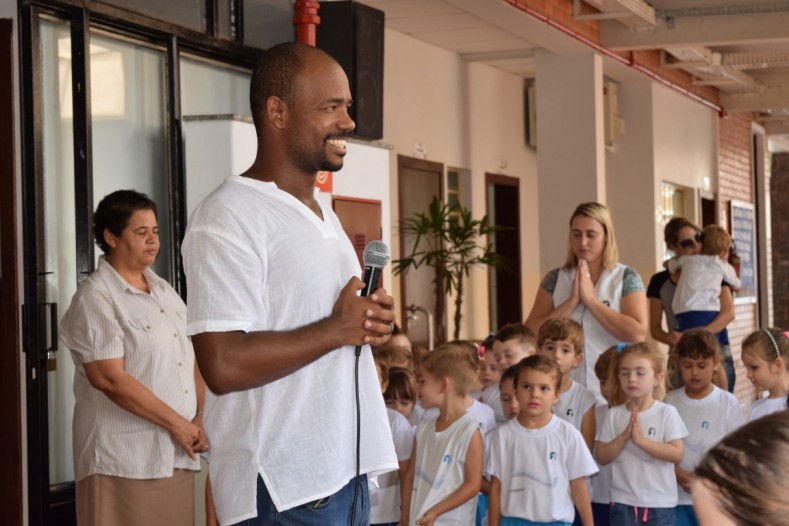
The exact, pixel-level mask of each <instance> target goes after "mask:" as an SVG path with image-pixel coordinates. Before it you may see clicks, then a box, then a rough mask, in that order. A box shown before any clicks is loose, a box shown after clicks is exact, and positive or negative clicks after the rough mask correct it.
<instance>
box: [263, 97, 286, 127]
mask: <svg viewBox="0 0 789 526" xmlns="http://www.w3.org/2000/svg"><path fill="white" fill-rule="evenodd" d="M287 109H288V105H287V103H286V102H285V101H284V100H282V99H280V98H279V97H276V96H274V95H272V96H271V97H269V98H268V100H267V101H266V117H267V118H268V120H269V122H271V123H272V124H273V125H274V126H275V127H277V128H282V127H284V124H285V119H286V116H287Z"/></svg>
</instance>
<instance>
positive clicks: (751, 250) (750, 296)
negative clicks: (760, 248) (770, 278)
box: [729, 200, 758, 305]
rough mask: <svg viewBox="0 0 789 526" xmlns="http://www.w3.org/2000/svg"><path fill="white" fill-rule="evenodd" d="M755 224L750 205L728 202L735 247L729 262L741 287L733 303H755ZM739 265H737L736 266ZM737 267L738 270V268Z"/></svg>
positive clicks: (733, 201)
mask: <svg viewBox="0 0 789 526" xmlns="http://www.w3.org/2000/svg"><path fill="white" fill-rule="evenodd" d="M755 227H756V224H755V215H754V208H753V204H752V203H746V202H744V201H736V200H731V201H730V202H729V232H730V233H731V238H732V241H733V243H734V246H735V247H736V249H737V250H736V256H735V257H734V258H732V259H734V261H732V259H730V260H729V262H730V263H732V264H733V265H734V267H735V269H737V270H738V271H739V272H738V274H739V276H740V281H741V282H742V285H741V287H740V290H739V292H737V293H736V296H735V299H734V303H735V304H737V305H739V304H743V303H756V291H757V290H758V288H757V287H758V283H757V275H756V228H755ZM738 264H739V265H738ZM738 267H739V268H738Z"/></svg>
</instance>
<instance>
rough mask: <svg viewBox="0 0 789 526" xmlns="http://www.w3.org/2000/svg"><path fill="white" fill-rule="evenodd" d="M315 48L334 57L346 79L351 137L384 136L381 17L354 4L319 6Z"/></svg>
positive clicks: (372, 137)
mask: <svg viewBox="0 0 789 526" xmlns="http://www.w3.org/2000/svg"><path fill="white" fill-rule="evenodd" d="M318 16H320V19H321V23H320V25H318V30H317V33H316V40H317V46H318V47H319V48H320V49H322V50H324V51H326V52H327V53H328V54H329V55H331V56H332V57H334V59H335V60H337V62H339V63H340V65H341V66H342V68H343V69H344V70H345V74H346V75H348V82H349V83H350V86H351V96H352V97H353V105H352V106H351V111H350V114H351V118H352V119H353V120H354V121H355V122H356V130H354V134H355V135H357V136H358V137H361V138H365V139H376V140H377V139H381V138H383V136H384V118H383V117H384V116H383V110H384V13H383V11H381V10H379V9H375V8H373V7H370V6H368V5H364V4H359V3H357V2H351V1H342V2H321V3H320V9H318Z"/></svg>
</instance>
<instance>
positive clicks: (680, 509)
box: [674, 504, 699, 526]
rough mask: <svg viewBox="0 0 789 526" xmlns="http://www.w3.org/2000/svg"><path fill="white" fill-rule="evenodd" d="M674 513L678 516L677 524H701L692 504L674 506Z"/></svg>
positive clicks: (680, 525) (695, 525)
mask: <svg viewBox="0 0 789 526" xmlns="http://www.w3.org/2000/svg"><path fill="white" fill-rule="evenodd" d="M674 515H675V516H676V517H677V526H699V520H698V519H697V518H696V512H694V511H693V506H691V505H690V504H685V505H682V506H677V507H676V508H674Z"/></svg>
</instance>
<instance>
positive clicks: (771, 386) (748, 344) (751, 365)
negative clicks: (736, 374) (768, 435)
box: [742, 328, 789, 420]
mask: <svg viewBox="0 0 789 526" xmlns="http://www.w3.org/2000/svg"><path fill="white" fill-rule="evenodd" d="M742 363H743V364H745V370H746V371H747V372H748V380H750V381H751V382H752V383H753V385H754V386H755V387H756V390H757V391H767V392H768V393H769V395H768V396H767V397H766V398H762V399H760V400H756V401H755V402H753V403H752V404H751V410H750V412H749V415H748V420H756V419H757V418H761V417H763V416H767V415H769V414H771V413H776V412H778V411H784V410H786V409H787V403H789V399H788V398H787V392H789V338H787V335H786V333H784V332H782V331H781V330H780V329H775V328H769V329H760V330H758V331H754V332H752V333H751V334H749V335H748V336H747V337H746V338H745V339H744V340H743V341H742Z"/></svg>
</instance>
